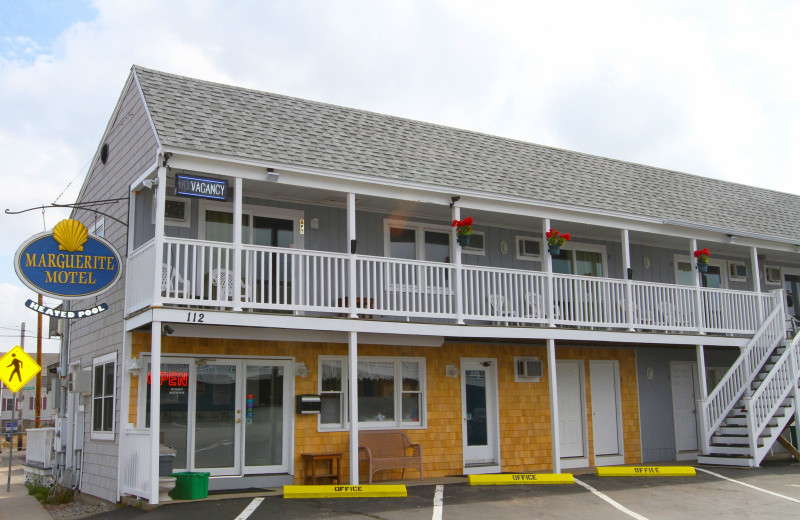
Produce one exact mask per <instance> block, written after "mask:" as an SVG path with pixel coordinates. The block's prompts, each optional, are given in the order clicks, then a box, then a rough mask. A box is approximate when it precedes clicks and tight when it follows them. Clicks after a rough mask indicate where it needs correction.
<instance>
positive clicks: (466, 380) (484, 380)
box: [461, 359, 500, 467]
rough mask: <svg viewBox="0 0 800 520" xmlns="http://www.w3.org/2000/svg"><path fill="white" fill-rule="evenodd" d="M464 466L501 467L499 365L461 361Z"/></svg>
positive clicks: (490, 361)
mask: <svg viewBox="0 0 800 520" xmlns="http://www.w3.org/2000/svg"><path fill="white" fill-rule="evenodd" d="M461 403H462V404H461V413H462V418H463V421H462V423H463V429H462V433H463V435H462V439H463V443H464V466H465V467H467V466H470V465H493V464H497V463H498V454H499V452H500V449H499V437H498V429H497V425H498V422H499V420H498V414H497V361H496V360H494V359H485V360H465V359H462V360H461Z"/></svg>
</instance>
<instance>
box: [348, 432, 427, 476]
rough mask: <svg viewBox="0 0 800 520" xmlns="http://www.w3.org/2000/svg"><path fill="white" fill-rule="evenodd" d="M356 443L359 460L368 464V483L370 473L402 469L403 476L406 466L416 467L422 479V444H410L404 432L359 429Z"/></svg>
mask: <svg viewBox="0 0 800 520" xmlns="http://www.w3.org/2000/svg"><path fill="white" fill-rule="evenodd" d="M358 444H359V446H358V459H359V461H366V462H367V464H368V465H369V470H368V471H369V483H370V484H372V475H374V474H375V473H376V472H378V471H381V470H383V469H402V470H403V477H405V474H406V468H416V469H417V470H419V479H420V480H424V479H423V477H422V446H420V445H419V444H412V443H411V441H410V440H409V439H408V435H406V434H405V433H403V432H401V431H393V430H380V431H360V432H358ZM409 450H410V452H411V453H409Z"/></svg>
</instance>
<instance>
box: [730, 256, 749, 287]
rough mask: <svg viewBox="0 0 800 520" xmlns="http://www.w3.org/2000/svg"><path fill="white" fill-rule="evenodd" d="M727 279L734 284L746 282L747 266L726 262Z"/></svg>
mask: <svg viewBox="0 0 800 520" xmlns="http://www.w3.org/2000/svg"><path fill="white" fill-rule="evenodd" d="M728 278H729V279H730V280H731V281H734V282H744V281H746V280H747V264H746V263H744V262H735V261H733V260H729V261H728Z"/></svg>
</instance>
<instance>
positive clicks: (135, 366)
mask: <svg viewBox="0 0 800 520" xmlns="http://www.w3.org/2000/svg"><path fill="white" fill-rule="evenodd" d="M141 368H142V363H141V361H139V358H133V359H131V360H130V361H128V372H136V373H137V374H138V373H139V370H140V369H141Z"/></svg>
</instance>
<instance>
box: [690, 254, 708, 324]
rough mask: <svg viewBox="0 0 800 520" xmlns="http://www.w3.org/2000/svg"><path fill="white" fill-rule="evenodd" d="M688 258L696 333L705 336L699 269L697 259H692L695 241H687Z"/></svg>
mask: <svg viewBox="0 0 800 520" xmlns="http://www.w3.org/2000/svg"><path fill="white" fill-rule="evenodd" d="M689 248H690V253H689V258H691V259H692V260H691V261H692V267H693V269H692V277H693V279H694V304H695V308H696V309H697V332H699V333H700V334H705V332H704V330H703V329H704V328H705V320H704V319H703V297H702V294H701V293H700V287H702V283H701V281H700V269H698V267H697V258H695V257H694V252H695V251H697V239H694V238H693V239H691V240H690V241H689Z"/></svg>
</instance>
